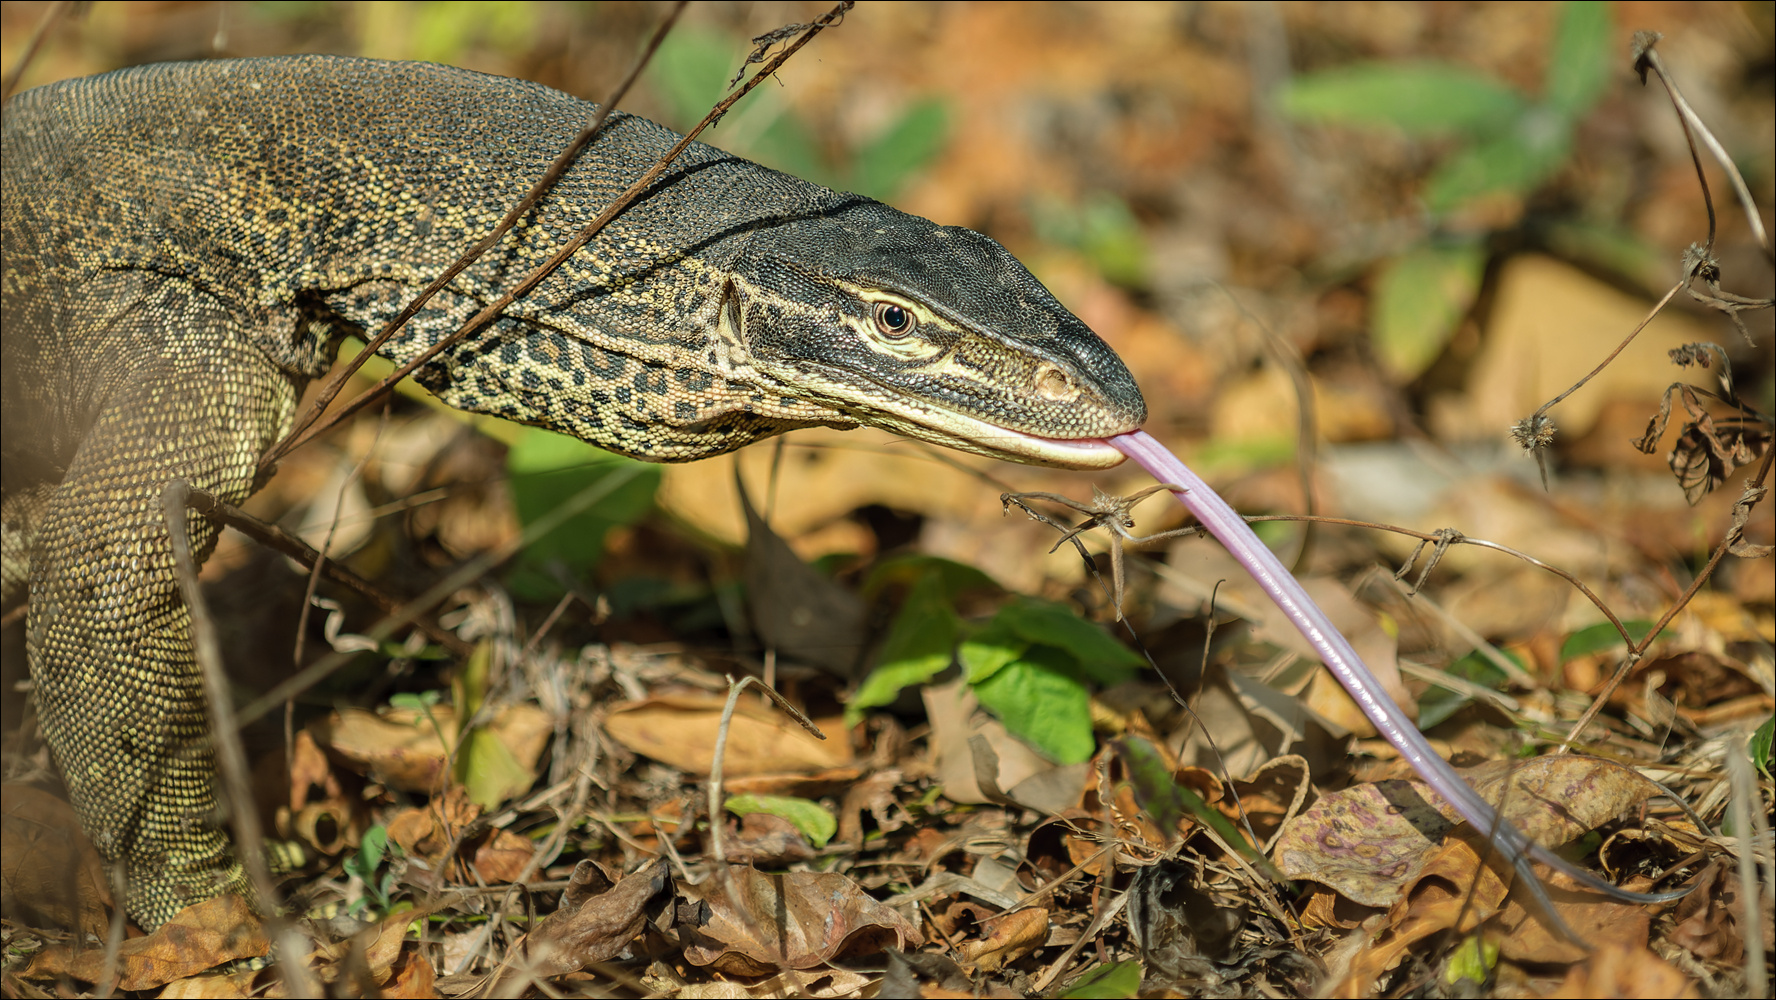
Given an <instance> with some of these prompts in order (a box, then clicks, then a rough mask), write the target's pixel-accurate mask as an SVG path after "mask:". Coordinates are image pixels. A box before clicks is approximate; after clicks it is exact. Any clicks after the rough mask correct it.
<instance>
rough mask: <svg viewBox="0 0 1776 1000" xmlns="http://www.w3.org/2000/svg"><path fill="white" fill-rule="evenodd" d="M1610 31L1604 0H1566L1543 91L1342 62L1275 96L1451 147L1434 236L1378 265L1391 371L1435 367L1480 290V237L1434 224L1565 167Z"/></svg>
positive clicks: (1428, 191)
mask: <svg viewBox="0 0 1776 1000" xmlns="http://www.w3.org/2000/svg"><path fill="white" fill-rule="evenodd" d="M1612 39H1613V31H1612V27H1611V17H1610V8H1609V5H1608V4H1606V3H1591V2H1573V3H1568V4H1566V5H1565V6H1564V7H1563V8H1562V9H1561V13H1560V21H1559V24H1558V26H1557V28H1556V30H1555V32H1554V37H1553V39H1552V40H1551V42H1550V44H1549V51H1548V74H1547V78H1546V80H1545V81H1544V84H1543V88H1542V90H1543V93H1542V95H1541V97H1540V98H1539V99H1538V98H1535V97H1532V96H1530V95H1528V94H1524V93H1522V92H1521V91H1519V90H1517V89H1516V88H1514V87H1512V86H1510V85H1508V84H1505V83H1502V82H1500V81H1498V80H1494V79H1492V78H1490V77H1487V76H1483V75H1481V74H1479V73H1475V72H1472V71H1470V70H1466V69H1462V68H1460V67H1457V66H1451V65H1447V64H1442V63H1361V64H1357V65H1353V66H1344V67H1340V68H1338V69H1334V70H1327V71H1325V72H1320V73H1310V74H1304V75H1302V76H1300V77H1297V78H1296V79H1295V80H1294V81H1293V82H1291V83H1290V84H1289V86H1287V87H1286V88H1284V90H1283V91H1282V92H1281V94H1280V95H1279V105H1280V107H1281V109H1282V111H1283V112H1284V113H1285V114H1287V115H1289V116H1291V117H1293V118H1296V119H1298V120H1301V121H1308V122H1323V123H1329V124H1340V125H1358V126H1371V127H1387V128H1392V129H1395V130H1397V131H1399V132H1401V133H1403V134H1405V135H1408V136H1413V137H1422V138H1428V139H1447V140H1451V141H1453V142H1454V144H1455V150H1454V152H1453V153H1451V154H1450V155H1449V156H1448V157H1447V158H1446V159H1445V160H1444V161H1443V162H1442V163H1441V164H1440V165H1439V166H1438V167H1437V168H1436V169H1435V170H1434V171H1432V173H1431V175H1430V177H1429V178H1428V179H1427V181H1426V183H1425V187H1424V191H1423V195H1422V197H1423V202H1424V206H1425V208H1426V209H1427V210H1428V211H1429V213H1430V215H1431V221H1432V223H1433V230H1432V233H1431V235H1430V236H1428V237H1427V238H1425V239H1424V240H1422V241H1421V242H1419V243H1418V244H1417V245H1415V246H1413V247H1411V248H1409V249H1407V250H1406V251H1405V252H1403V253H1400V254H1398V255H1396V256H1394V257H1392V258H1391V259H1389V260H1387V261H1385V262H1383V263H1382V265H1381V269H1380V272H1379V273H1378V275H1377V277H1376V287H1375V299H1374V318H1373V322H1372V324H1371V327H1372V332H1371V336H1372V338H1373V341H1374V345H1375V351H1376V355H1377V357H1378V358H1379V359H1380V360H1381V362H1382V364H1383V365H1384V366H1385V367H1386V368H1387V369H1388V370H1389V371H1390V372H1391V373H1392V374H1393V375H1395V376H1396V377H1398V378H1400V379H1402V380H1411V379H1413V378H1416V377H1418V376H1419V375H1420V374H1422V373H1423V372H1424V371H1425V369H1427V368H1429V367H1430V365H1431V363H1432V362H1433V361H1435V360H1436V359H1437V356H1438V355H1439V354H1440V353H1442V350H1443V348H1444V346H1445V345H1446V344H1447V343H1448V342H1449V338H1450V337H1451V336H1452V335H1453V334H1454V333H1455V329H1456V326H1457V324H1458V323H1459V322H1460V320H1461V318H1462V316H1464V315H1465V314H1466V313H1467V311H1468V309H1469V307H1471V306H1472V305H1473V302H1474V297H1475V296H1476V295H1477V294H1478V293H1479V291H1480V277H1481V273H1482V271H1483V270H1484V269H1485V266H1486V252H1485V248H1484V246H1483V245H1482V242H1481V240H1482V237H1483V236H1484V234H1483V233H1477V232H1471V231H1469V232H1455V231H1446V230H1441V229H1439V228H1437V227H1438V226H1440V225H1441V223H1442V221H1443V220H1445V219H1446V218H1447V217H1448V216H1450V215H1452V214H1454V213H1456V212H1458V211H1460V210H1461V209H1463V208H1466V207H1468V206H1470V205H1472V204H1473V203H1475V202H1476V201H1478V200H1480V199H1482V198H1485V197H1488V196H1495V195H1511V196H1520V195H1525V194H1528V193H1530V192H1531V191H1534V190H1535V189H1536V188H1537V187H1540V186H1541V185H1542V184H1543V183H1544V182H1545V181H1547V180H1548V179H1549V178H1551V177H1552V176H1553V175H1554V174H1555V173H1556V172H1557V171H1558V170H1559V169H1560V168H1561V167H1562V166H1564V165H1565V163H1566V161H1567V160H1568V158H1569V157H1570V156H1571V154H1572V145H1573V131H1574V129H1575V127H1576V126H1577V124H1578V122H1579V120H1580V119H1581V118H1583V117H1584V115H1585V113H1586V112H1588V111H1589V110H1590V109H1591V108H1592V106H1593V105H1595V104H1596V103H1597V99H1598V98H1599V97H1600V96H1602V94H1603V91H1604V89H1605V87H1606V86H1608V84H1609V78H1610V73H1611V69H1610V61H1611V56H1612V53H1611V51H1610V50H1611V47H1612ZM1592 242H1598V241H1595V240H1593V241H1592ZM1604 242H1607V241H1604Z"/></svg>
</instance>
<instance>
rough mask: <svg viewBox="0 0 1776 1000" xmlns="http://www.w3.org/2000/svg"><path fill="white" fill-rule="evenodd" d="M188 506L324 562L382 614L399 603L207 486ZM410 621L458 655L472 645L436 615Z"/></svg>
mask: <svg viewBox="0 0 1776 1000" xmlns="http://www.w3.org/2000/svg"><path fill="white" fill-rule="evenodd" d="M189 502H190V504H191V509H192V510H195V511H197V512H198V513H200V514H203V515H204V516H205V517H208V518H210V519H212V520H214V521H216V522H217V523H219V524H222V525H225V526H227V527H230V528H233V529H235V530H236V531H239V532H240V533H241V534H243V535H246V536H247V537H248V538H251V539H253V540H254V541H256V542H258V543H259V544H261V545H263V546H265V547H266V548H269V549H273V550H275V551H277V552H281V553H283V554H284V555H286V556H289V557H290V558H291V559H294V560H296V561H297V562H299V563H302V564H303V565H305V566H314V565H317V564H318V565H323V566H324V567H325V569H324V570H323V572H324V573H325V574H326V576H327V579H329V580H332V581H333V582H334V583H337V584H341V585H343V586H346V587H350V588H351V589H353V590H355V591H357V592H358V593H360V594H362V595H364V597H365V598H367V599H368V600H369V601H370V603H372V604H374V605H376V607H377V609H378V610H379V611H381V612H382V613H383V614H385V615H392V614H394V613H395V612H396V611H397V610H398V609H399V608H401V607H402V605H401V604H400V603H399V602H397V601H396V600H395V599H394V598H392V597H390V596H389V595H388V594H386V593H384V592H383V590H382V588H380V587H378V586H377V585H376V584H374V583H371V582H370V581H369V580H366V579H364V578H363V577H361V576H359V575H358V574H356V573H354V572H352V571H351V570H350V569H347V568H346V567H345V566H343V565H341V564H340V563H338V562H336V561H333V560H324V561H323V560H320V559H319V558H318V556H319V553H317V552H316V551H315V550H314V548H313V547H311V546H310V545H309V544H308V543H307V542H305V541H303V540H302V539H300V538H297V537H296V536H295V535H292V534H290V533H289V532H287V531H285V530H284V529H282V528H280V527H278V526H277V525H275V524H271V523H269V522H266V521H261V520H259V519H258V518H256V517H254V516H253V515H251V514H249V513H247V512H246V511H244V510H241V509H240V508H239V507H236V506H234V505H233V504H230V503H226V502H224V501H223V500H222V499H221V498H220V497H218V496H216V495H215V494H214V493H211V492H209V491H208V490H199V489H193V490H192V491H191V496H190V500H189ZM413 624H414V625H415V626H417V627H418V628H419V629H420V631H422V632H424V633H425V634H426V636H427V637H428V638H430V639H431V640H432V641H433V642H436V643H437V644H439V645H440V646H443V647H444V648H446V649H448V650H450V651H451V652H452V653H454V654H456V655H458V656H467V655H468V654H469V652H470V651H471V649H472V648H473V647H471V646H470V645H469V644H468V643H466V642H464V641H463V640H462V639H461V638H459V637H458V636H457V634H456V633H455V632H452V631H450V630H449V629H447V628H445V627H444V626H442V625H440V624H438V621H437V619H436V618H434V617H432V616H431V615H429V614H422V615H419V616H417V617H415V618H414V619H413Z"/></svg>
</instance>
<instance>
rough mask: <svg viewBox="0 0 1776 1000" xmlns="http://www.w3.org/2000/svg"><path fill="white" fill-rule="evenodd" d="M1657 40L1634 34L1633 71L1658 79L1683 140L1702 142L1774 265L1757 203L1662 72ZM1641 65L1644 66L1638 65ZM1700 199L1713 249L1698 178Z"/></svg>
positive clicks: (1774, 257) (1722, 150)
mask: <svg viewBox="0 0 1776 1000" xmlns="http://www.w3.org/2000/svg"><path fill="white" fill-rule="evenodd" d="M1659 38H1660V35H1659V33H1658V32H1656V31H1639V32H1635V35H1634V53H1635V63H1634V68H1635V69H1636V70H1637V71H1638V72H1639V73H1640V79H1641V82H1642V83H1645V82H1646V71H1647V69H1649V68H1650V69H1651V70H1652V71H1653V72H1654V73H1657V74H1658V75H1659V82H1660V83H1661V84H1663V85H1664V87H1665V93H1666V94H1667V95H1668V96H1669V97H1670V98H1671V104H1672V106H1673V107H1675V108H1676V109H1677V113H1678V116H1679V117H1680V118H1681V119H1682V121H1683V125H1684V137H1685V138H1686V139H1689V137H1690V136H1691V135H1697V136H1700V137H1701V138H1702V144H1703V145H1704V146H1707V147H1708V152H1709V153H1710V154H1712V155H1713V156H1714V159H1715V162H1716V163H1719V164H1720V166H1721V170H1722V171H1723V172H1725V173H1726V175H1727V179H1728V180H1730V181H1732V183H1733V193H1734V194H1735V195H1737V196H1738V198H1739V204H1740V206H1741V207H1743V208H1744V209H1745V218H1746V221H1747V222H1749V223H1751V232H1752V235H1754V236H1755V237H1757V241H1758V246H1760V247H1762V248H1763V250H1764V256H1765V257H1767V258H1770V259H1771V260H1772V261H1776V253H1773V252H1772V248H1771V245H1770V234H1769V233H1768V232H1766V231H1765V230H1764V220H1763V219H1762V218H1761V217H1760V216H1759V215H1758V209H1757V202H1756V201H1755V200H1753V198H1752V197H1751V188H1750V187H1749V186H1747V185H1746V183H1745V178H1744V177H1743V176H1741V175H1740V173H1739V167H1738V165H1737V164H1735V163H1734V162H1733V158H1732V157H1731V156H1729V155H1727V150H1726V148H1725V147H1723V146H1722V145H1721V144H1720V140H1719V139H1716V138H1715V137H1714V133H1713V132H1711V131H1709V128H1708V126H1707V125H1706V124H1705V123H1703V121H1702V116H1701V115H1698V114H1696V111H1695V109H1694V108H1692V107H1690V102H1689V101H1686V100H1684V96H1683V93H1682V92H1681V91H1679V90H1678V89H1677V81H1676V80H1674V79H1672V77H1671V74H1670V73H1669V72H1667V71H1666V69H1665V62H1664V60H1662V59H1660V58H1659V50H1658V48H1657V46H1658V43H1659ZM1643 63H1644V66H1643V65H1642V64H1643ZM1695 155H1696V146H1695V143H1694V141H1693V140H1692V141H1691V143H1690V156H1691V157H1692V158H1695ZM1696 173H1697V175H1698V176H1699V177H1700V176H1701V174H1702V164H1701V162H1700V160H1698V161H1697V163H1696ZM1702 197H1703V199H1704V200H1707V201H1708V245H1709V246H1713V245H1714V203H1713V201H1712V200H1709V199H1708V181H1707V179H1706V178H1702Z"/></svg>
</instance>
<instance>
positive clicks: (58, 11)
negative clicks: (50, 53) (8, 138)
mask: <svg viewBox="0 0 1776 1000" xmlns="http://www.w3.org/2000/svg"><path fill="white" fill-rule="evenodd" d="M85 6H86V4H84V3H72V2H70V0H56V2H55V3H52V4H50V5H49V7H48V8H47V9H45V10H44V12H43V16H42V17H40V18H38V19H37V27H35V28H33V29H31V40H30V41H29V42H26V43H25V51H24V54H23V55H21V56H19V61H18V63H17V64H16V65H14V66H13V67H12V72H10V73H8V74H6V81H5V83H3V84H0V104H4V103H5V102H7V101H9V100H11V99H12V92H13V90H15V89H17V87H18V85H19V81H20V80H21V79H24V76H25V70H27V69H29V68H30V67H31V62H32V60H34V59H36V58H37V50H38V49H41V48H42V47H43V43H44V41H45V40H47V39H48V38H49V31H50V29H51V28H53V27H55V23H56V22H57V21H60V20H61V19H62V17H63V16H64V15H67V14H79V13H80V12H81V8H83V7H85Z"/></svg>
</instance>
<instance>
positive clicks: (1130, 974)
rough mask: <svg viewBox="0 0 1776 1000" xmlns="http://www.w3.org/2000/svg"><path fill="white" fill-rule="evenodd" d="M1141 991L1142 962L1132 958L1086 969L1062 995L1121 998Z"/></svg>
mask: <svg viewBox="0 0 1776 1000" xmlns="http://www.w3.org/2000/svg"><path fill="white" fill-rule="evenodd" d="M1140 991H1141V963H1140V962H1137V961H1134V960H1133V959H1131V960H1129V961H1127V962H1110V963H1108V964H1105V965H1096V966H1093V967H1091V968H1089V969H1087V970H1085V972H1084V973H1083V974H1081V975H1080V977H1079V978H1078V979H1075V980H1073V982H1072V983H1071V984H1069V985H1068V986H1067V991H1066V992H1065V993H1062V994H1060V995H1061V997H1062V998H1063V1000H1071V998H1073V997H1079V998H1104V1000H1121V998H1123V997H1132V996H1135V995H1137V994H1139V993H1140Z"/></svg>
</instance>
